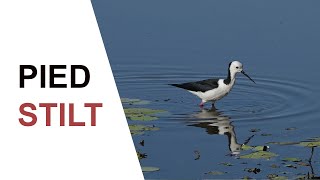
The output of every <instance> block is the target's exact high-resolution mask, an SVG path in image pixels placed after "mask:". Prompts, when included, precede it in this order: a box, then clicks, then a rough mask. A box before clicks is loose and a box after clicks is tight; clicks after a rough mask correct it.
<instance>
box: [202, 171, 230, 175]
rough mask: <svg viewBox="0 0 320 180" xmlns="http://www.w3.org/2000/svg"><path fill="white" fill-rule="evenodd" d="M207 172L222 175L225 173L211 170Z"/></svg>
mask: <svg viewBox="0 0 320 180" xmlns="http://www.w3.org/2000/svg"><path fill="white" fill-rule="evenodd" d="M205 174H209V175H222V174H225V173H224V172H221V171H209V172H206V173H205Z"/></svg>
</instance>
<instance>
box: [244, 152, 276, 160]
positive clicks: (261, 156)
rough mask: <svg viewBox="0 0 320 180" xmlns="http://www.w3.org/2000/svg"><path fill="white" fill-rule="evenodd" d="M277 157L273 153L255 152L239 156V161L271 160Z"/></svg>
mask: <svg viewBox="0 0 320 180" xmlns="http://www.w3.org/2000/svg"><path fill="white" fill-rule="evenodd" d="M276 156H278V155H277V154H275V153H272V152H268V151H256V152H253V153H250V154H246V155H241V156H240V158H241V159H271V158H273V157H276Z"/></svg>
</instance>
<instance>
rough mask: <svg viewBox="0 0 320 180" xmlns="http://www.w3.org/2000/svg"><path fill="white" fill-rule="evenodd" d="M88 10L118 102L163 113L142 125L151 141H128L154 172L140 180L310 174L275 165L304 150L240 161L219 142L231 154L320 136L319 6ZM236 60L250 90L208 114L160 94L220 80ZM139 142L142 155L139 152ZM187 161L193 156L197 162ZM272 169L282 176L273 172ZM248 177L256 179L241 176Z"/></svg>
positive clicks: (129, 5)
mask: <svg viewBox="0 0 320 180" xmlns="http://www.w3.org/2000/svg"><path fill="white" fill-rule="evenodd" d="M92 3H93V7H94V10H95V13H96V17H97V20H98V24H99V28H100V31H101V34H102V37H103V40H104V43H105V47H106V50H107V53H108V57H109V61H110V63H111V67H112V70H113V73H114V76H115V80H116V82H117V86H118V90H119V93H120V96H121V97H125V98H139V99H144V100H149V101H151V104H149V105H147V107H148V108H154V109H164V110H166V111H168V112H169V113H168V114H165V115H162V116H160V119H159V120H156V121H152V122H144V124H146V125H155V126H157V127H159V128H160V130H159V131H152V132H146V133H145V134H144V135H135V136H133V140H134V142H135V145H136V149H137V150H138V151H141V152H144V153H147V155H148V157H147V158H145V159H142V160H141V161H140V163H141V165H142V166H156V167H159V168H160V171H157V172H151V173H144V175H145V178H146V179H206V178H212V179H215V178H229V179H230V178H242V177H244V176H250V177H252V178H258V179H261V178H267V175H268V174H278V175H282V176H286V177H289V178H295V177H297V176H298V175H299V174H306V173H308V172H310V171H311V168H310V166H297V168H288V167H285V166H284V165H283V164H281V163H283V161H281V159H283V158H284V157H299V158H301V159H302V160H303V161H304V162H305V161H306V160H307V159H308V158H309V157H310V152H311V148H304V147H298V146H279V145H272V144H271V145H269V146H270V151H271V152H274V153H277V154H278V155H279V156H278V157H275V158H272V159H271V160H263V159H262V160H250V159H249V160H248V159H245V160H243V159H238V158H237V156H230V153H231V151H230V144H229V139H230V138H229V137H228V136H227V135H223V133H222V134H221V135H219V134H218V133H219V131H220V133H221V132H227V134H229V135H230V134H231V137H232V138H233V139H234V140H235V141H234V142H233V143H232V144H233V145H234V144H242V143H244V142H245V141H246V140H247V139H248V138H249V137H251V136H252V135H254V137H253V138H252V139H251V140H250V143H249V144H250V145H266V143H268V142H272V141H275V142H296V141H303V140H306V139H308V138H312V137H319V136H320V132H319V127H320V111H319V109H320V103H319V99H320V80H319V79H318V77H319V75H318V72H319V70H318V69H319V67H320V61H319V57H320V44H319V42H320V33H319V32H320V18H319V17H320V11H319V8H320V1H292V0H290V1H247V0H244V1H212V0H210V1H209V0H204V1H191V0H184V1H180V0H178V1H167V0H164V1H150V0H138V1H128V0H127V1H117V0H108V1H102V0H93V1H92ZM234 59H237V60H240V61H241V62H242V63H243V64H244V70H245V71H246V72H247V73H248V74H249V75H250V76H251V77H252V78H253V79H254V80H255V81H256V83H257V84H253V83H252V82H251V81H249V80H248V79H247V78H246V77H244V76H243V75H238V77H237V81H236V85H235V86H234V88H233V90H232V91H231V93H230V94H229V95H228V96H227V97H225V98H223V99H222V100H220V101H218V102H217V104H216V108H217V110H216V111H210V110H209V108H210V106H209V105H207V106H206V109H207V110H201V109H200V108H199V107H198V106H197V105H198V104H199V102H200V100H199V99H198V98H197V97H195V96H193V95H192V94H190V93H188V92H185V91H183V90H181V89H177V88H174V87H171V86H168V85H167V84H169V83H181V82H188V81H197V80H202V79H207V78H212V77H225V76H226V75H227V66H228V64H229V62H230V61H231V60H234ZM128 123H130V124H132V123H136V122H132V121H130V120H128ZM217 128H218V130H217ZM219 128H220V129H219ZM221 128H225V130H222V129H221ZM287 128H293V129H291V130H286V129H287ZM252 129H260V131H259V132H251V131H252ZM261 134H271V135H270V136H262V135H261ZM141 140H144V141H145V146H140V145H139V142H140V141H141ZM194 151H198V152H200V158H199V159H198V160H195V153H194ZM319 157H320V150H319V148H315V149H314V155H313V161H312V164H313V166H312V168H313V171H314V173H315V175H317V176H320V168H319V167H320V162H319ZM222 162H228V163H231V164H233V166H224V165H221V164H220V163H222ZM124 163H125V162H124ZM272 164H276V165H279V166H280V168H271V167H270V165H272ZM255 167H259V168H260V169H261V172H260V173H258V174H254V173H249V172H246V171H244V169H245V168H255ZM209 171H222V172H227V173H226V174H223V175H219V176H215V175H208V174H206V172H209ZM284 172H286V173H284Z"/></svg>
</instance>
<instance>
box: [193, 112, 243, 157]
mask: <svg viewBox="0 0 320 180" xmlns="http://www.w3.org/2000/svg"><path fill="white" fill-rule="evenodd" d="M193 117H194V118H195V120H193V121H191V123H192V124H190V125H189V126H194V127H200V128H205V129H206V132H207V133H208V134H219V135H226V136H227V137H228V141H229V149H230V151H231V153H232V155H237V154H239V153H240V151H241V144H238V142H237V137H236V133H235V131H234V126H233V125H232V124H231V122H230V118H229V117H228V116H224V115H221V113H220V112H219V111H217V110H216V109H215V108H211V109H201V111H200V112H198V113H196V114H194V115H193Z"/></svg>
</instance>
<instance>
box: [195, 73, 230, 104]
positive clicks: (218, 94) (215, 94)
mask: <svg viewBox="0 0 320 180" xmlns="http://www.w3.org/2000/svg"><path fill="white" fill-rule="evenodd" d="M234 82H235V79H233V80H231V82H230V83H229V84H228V85H226V84H224V83H223V79H220V80H219V81H218V85H219V86H218V87H217V88H215V89H212V90H209V91H206V92H201V91H198V92H194V91H189V92H191V93H192V94H194V95H196V96H198V97H199V98H201V99H202V100H203V101H204V102H207V101H217V100H219V99H221V98H223V97H224V96H226V95H227V94H228V93H229V92H230V91H231V88H232V87H233V85H234Z"/></svg>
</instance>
